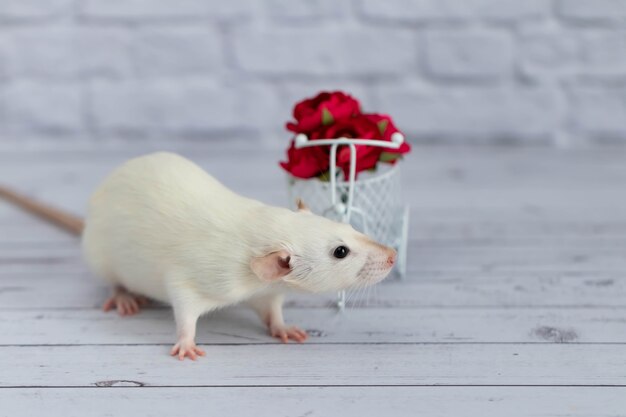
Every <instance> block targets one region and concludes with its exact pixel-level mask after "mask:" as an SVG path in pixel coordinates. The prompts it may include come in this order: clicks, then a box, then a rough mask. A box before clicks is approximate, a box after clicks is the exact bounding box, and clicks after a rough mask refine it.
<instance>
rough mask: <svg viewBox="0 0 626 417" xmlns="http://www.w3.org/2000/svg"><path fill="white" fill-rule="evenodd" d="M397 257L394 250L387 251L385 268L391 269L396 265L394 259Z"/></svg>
mask: <svg viewBox="0 0 626 417" xmlns="http://www.w3.org/2000/svg"><path fill="white" fill-rule="evenodd" d="M397 257H398V252H396V250H395V249H389V251H388V254H387V266H389V268H391V267H392V266H393V264H395V263H396V258H397Z"/></svg>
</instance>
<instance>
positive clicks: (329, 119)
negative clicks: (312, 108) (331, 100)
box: [322, 107, 335, 126]
mask: <svg viewBox="0 0 626 417" xmlns="http://www.w3.org/2000/svg"><path fill="white" fill-rule="evenodd" d="M334 121H335V119H334V118H333V115H332V113H331V112H330V111H328V109H327V108H326V107H324V108H323V109H322V125H324V126H328V125H332V124H333V122H334Z"/></svg>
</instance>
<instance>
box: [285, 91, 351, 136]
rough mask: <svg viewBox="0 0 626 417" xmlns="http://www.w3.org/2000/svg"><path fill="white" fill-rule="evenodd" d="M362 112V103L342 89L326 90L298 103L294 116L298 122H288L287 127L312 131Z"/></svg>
mask: <svg viewBox="0 0 626 417" xmlns="http://www.w3.org/2000/svg"><path fill="white" fill-rule="evenodd" d="M360 113H361V111H360V104H359V102H358V101H357V100H355V99H354V98H352V96H350V95H348V94H345V93H343V92H341V91H334V92H327V91H324V92H321V93H319V94H318V95H317V96H315V97H313V98H309V99H306V100H303V101H301V102H300V103H298V104H296V106H295V107H294V109H293V117H294V118H295V119H296V122H297V123H292V122H289V123H287V129H288V130H290V131H292V132H294V133H311V132H313V131H315V130H316V129H318V128H320V127H323V126H328V125H331V124H332V123H334V122H338V121H340V120H343V119H346V118H349V117H351V116H355V115H358V114H360Z"/></svg>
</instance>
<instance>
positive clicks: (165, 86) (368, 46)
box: [0, 0, 626, 149]
mask: <svg viewBox="0 0 626 417" xmlns="http://www.w3.org/2000/svg"><path fill="white" fill-rule="evenodd" d="M336 88H341V89H345V90H347V91H351V92H353V93H354V94H355V95H356V96H358V97H359V98H361V100H362V101H363V103H364V107H366V108H367V109H368V110H372V111H375V110H376V111H380V112H388V113H391V114H392V115H393V116H394V117H395V118H396V121H397V124H398V125H399V126H400V128H402V129H403V130H405V131H406V133H407V134H408V136H409V138H410V140H412V141H414V142H427V143H451V142H452V143H509V142H519V143H529V144H530V143H532V144H537V143H542V144H553V143H557V142H558V143H565V144H569V145H573V146H576V145H589V144H600V143H604V142H611V143H615V142H622V143H626V0H523V1H522V0H384V1H382V0H228V1H224V0H219V1H218V0H176V1H172V0H0V149H3V148H4V149H6V148H13V147H15V148H21V147H24V148H36V149H40V148H42V147H48V148H56V147H68V148H71V147H110V146H124V144H130V143H142V144H147V143H149V144H150V146H152V147H158V146H160V144H163V143H165V141H167V143H168V144H171V143H173V142H175V143H177V144H182V145H185V144H190V145H192V146H196V145H198V144H199V143H202V140H208V141H220V142H222V143H224V142H227V143H234V144H244V143H254V144H258V145H259V146H266V147H282V146H284V145H285V144H286V141H287V139H288V134H287V133H286V132H285V131H284V128H283V125H284V122H285V121H286V120H287V119H288V118H289V116H290V109H291V106H292V105H293V103H294V102H295V101H296V100H297V99H300V98H302V97H304V96H308V95H311V94H314V93H315V92H316V91H318V90H320V89H336ZM138 141H139V142H138Z"/></svg>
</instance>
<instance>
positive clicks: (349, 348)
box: [0, 148, 626, 416]
mask: <svg viewBox="0 0 626 417" xmlns="http://www.w3.org/2000/svg"><path fill="white" fill-rule="evenodd" d="M141 153H142V152H141V151H138V150H131V151H128V150H125V151H111V152H102V153H99V154H94V153H90V152H56V153H55V154H54V155H51V154H49V153H35V152H34V153H11V152H8V153H2V154H0V181H1V182H2V183H8V184H9V185H13V186H15V187H16V188H18V189H20V190H23V191H24V192H26V193H28V194H29V195H32V196H35V197H37V198H40V199H42V200H44V201H46V202H49V203H52V204H55V205H58V206H60V207H62V208H65V209H68V210H71V211H74V212H76V213H83V212H84V207H85V203H86V200H87V198H88V196H89V193H90V192H91V190H92V189H93V188H94V187H95V186H96V184H97V183H98V182H99V181H100V180H101V179H102V178H103V177H104V175H106V174H107V173H108V172H109V171H110V170H111V169H112V168H113V167H115V166H116V165H118V164H119V163H120V162H122V161H124V160H125V159H127V157H128V156H129V155H131V154H141ZM188 154H189V156H191V157H192V158H193V159H194V160H196V161H198V162H199V163H200V164H201V165H202V166H204V167H205V168H207V169H208V170H209V171H210V172H212V173H213V174H214V175H216V176H217V177H218V178H220V179H222V180H223V181H224V182H225V183H226V185H228V186H230V187H231V188H233V189H234V190H236V191H238V192H241V193H243V194H246V195H248V196H251V197H254V198H258V199H261V200H262V201H265V202H268V203H273V204H280V205H286V204H287V201H286V190H285V187H284V176H283V174H282V172H281V171H280V169H279V168H277V166H276V165H277V164H276V161H277V160H278V159H280V158H281V157H282V151H280V152H260V153H259V152H237V153H236V154H234V153H232V150H230V151H228V152H225V153H224V152H219V151H216V150H215V149H214V148H213V149H212V151H211V152H206V151H200V152H188ZM225 155H226V156H225ZM235 157H236V160H237V166H238V167H242V166H245V167H246V169H234V166H235V164H234V163H233V161H234V160H235V159H234V158H235ZM625 160H626V151H625V150H623V151H616V150H609V149H604V150H593V151H584V152H583V151H577V152H563V153H560V152H552V151H546V150H543V149H542V150H534V149H515V150H508V149H506V150H505V149H501V148H500V149H498V148H484V149H480V150H475V149H473V150H472V149H464V148H416V149H415V151H414V152H413V154H412V155H411V157H410V159H409V160H408V161H407V162H409V163H407V164H405V169H404V182H405V184H406V187H407V188H406V196H407V199H408V201H409V202H410V204H411V206H412V219H411V230H410V239H411V246H410V257H409V276H408V278H407V280H406V281H404V282H397V281H394V280H389V282H387V283H384V284H383V285H380V286H378V287H375V288H373V289H372V290H371V291H370V293H369V294H362V295H360V296H359V295H353V298H352V301H351V302H350V305H351V306H352V308H351V309H348V310H347V311H346V312H345V313H344V314H343V315H338V314H337V313H336V312H335V311H334V310H333V309H330V308H327V307H328V305H329V303H330V302H331V301H332V300H333V299H334V294H331V295H323V296H309V295H295V296H293V297H291V298H290V300H289V302H288V304H287V306H288V308H287V309H286V311H285V314H286V317H287V319H288V320H289V321H291V322H293V323H294V324H299V325H301V326H303V327H305V328H308V329H311V330H313V332H312V337H311V339H310V341H309V342H308V343H307V344H305V345H302V346H299V345H289V346H283V345H280V344H277V343H275V342H274V340H273V339H271V338H270V337H268V336H267V335H266V333H265V329H264V328H263V326H261V325H260V323H259V321H258V319H257V318H256V317H255V316H254V314H252V313H251V312H250V311H247V310H244V309H241V308H235V309H229V310H226V311H223V312H219V313H217V314H215V315H213V316H211V317H208V318H204V319H202V320H201V321H200V324H199V335H198V340H199V341H200V342H201V343H203V344H205V346H206V348H207V351H208V357H207V358H204V359H203V360H201V361H199V362H198V363H191V362H186V363H179V362H178V361H176V360H174V359H172V358H170V357H168V356H167V350H168V349H169V347H170V344H171V342H172V341H173V335H174V328H173V322H172V317H171V312H170V311H169V309H167V308H154V309H152V310H147V311H145V312H144V313H142V314H141V315H139V316H136V317H132V318H125V319H122V318H120V317H118V316H116V315H115V314H104V313H102V312H100V311H99V310H98V309H97V308H98V306H99V305H100V303H101V302H102V300H103V299H104V297H105V296H106V294H107V289H106V288H105V287H104V286H103V285H102V284H101V283H100V282H99V281H97V280H96V279H95V278H94V277H92V276H91V275H90V273H89V272H88V271H87V269H86V268H85V266H84V265H83V263H82V261H81V259H80V252H79V245H78V241H77V239H75V238H74V237H72V236H68V235H66V234H65V233H63V232H60V231H58V230H56V229H54V228H53V227H50V226H48V225H46V224H44V223H42V222H39V221H37V220H34V219H32V218H31V217H30V216H28V215H26V214H24V213H21V212H20V211H19V210H16V209H15V208H13V207H11V206H9V205H7V204H6V203H4V202H2V201H0V386H2V387H7V386H22V387H23V386H28V387H38V388H0V416H4V415H11V416H15V415H17V416H19V415H28V416H31V415H33V414H37V413H39V414H40V413H41V410H45V411H46V415H52V416H57V415H59V416H61V415H62V416H67V415H73V414H78V415H120V413H122V414H131V413H132V414H149V415H173V414H175V415H185V414H189V413H194V414H197V413H198V410H202V412H203V413H206V414H207V415H228V414H230V415H233V416H238V415H245V414H246V411H248V410H252V413H253V414H254V415H256V416H259V415H260V416H263V415H272V416H277V415H294V416H296V415H337V414H338V413H339V412H341V414H342V415H346V416H352V415H360V416H367V415H411V416H413V415H428V416H437V415H480V416H491V415H493V416H518V415H519V416H531V415H533V416H555V415H559V416H568V415H569V416H589V415H605V416H626V400H624V398H626V395H625V394H626V388H610V387H601V386H599V385H611V384H618V385H625V382H624V376H625V375H626V361H624V346H626V308H625V307H626V275H625V273H626V252H625V251H624V247H626V194H625V193H624V192H623V186H624V184H626V164H624V161H625ZM560 342H563V343H560ZM53 345H56V346H53ZM119 380H128V381H131V382H130V383H124V382H120V383H116V382H115V381H119ZM111 381H113V382H111ZM132 381H138V382H141V383H146V384H149V385H152V386H151V387H146V388H115V389H100V388H92V387H94V384H96V383H98V382H100V383H101V384H102V385H110V384H112V385H114V386H120V385H125V384H130V385H132ZM437 384H441V385H485V384H486V385H490V386H474V387H450V386H446V387H436V386H433V385H437ZM526 384H531V385H542V386H541V387H520V386H516V387H493V386H491V385H526ZM576 384H584V385H590V386H593V387H580V388H571V387H554V386H551V385H576ZM202 385H212V386H213V385H215V386H224V385H228V386H229V387H220V388H210V387H197V388H196V387H194V386H202ZM241 385H249V386H250V387H247V388H244V387H236V386H241ZM270 385H283V386H291V385H293V386H297V385H306V386H311V387H310V388H307V387H304V388H299V387H269V386H270ZM329 385H343V386H341V387H337V386H329ZM347 385H353V386H352V387H350V386H347ZM367 385H372V386H367ZM375 385H388V386H387V387H380V386H375ZM405 385H427V386H426V387H424V386H420V387H407V386H405ZM54 386H56V387H61V386H68V387H70V388H59V389H57V388H50V387H54ZM155 386H158V387H155ZM163 386H185V387H181V388H176V387H170V388H167V387H163ZM324 386H329V387H324ZM74 387H87V388H74ZM69 404H72V405H73V408H68V407H69V406H68V405H69ZM33 411H35V412H33ZM311 412H312V413H311ZM227 413H228V414H227ZM252 413H249V414H252Z"/></svg>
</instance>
